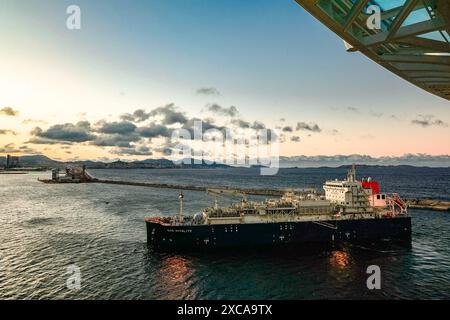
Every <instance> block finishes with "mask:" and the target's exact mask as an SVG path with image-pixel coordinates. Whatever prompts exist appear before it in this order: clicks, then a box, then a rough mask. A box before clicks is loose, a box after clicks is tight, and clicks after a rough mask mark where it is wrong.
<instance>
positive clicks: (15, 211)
mask: <svg viewBox="0 0 450 320" xmlns="http://www.w3.org/2000/svg"><path fill="white" fill-rule="evenodd" d="M299 170H300V169H299ZM302 170H304V169H302ZM236 171H239V170H208V171H201V170H189V171H188V170H144V171H140V170H132V171H130V170H125V171H120V170H118V171H113V170H104V171H101V170H99V171H95V172H94V173H95V175H96V176H102V175H103V176H104V177H106V176H114V177H116V178H121V179H125V178H128V180H130V179H141V180H148V181H160V182H167V183H174V182H180V183H185V184H196V185H198V184H200V183H204V182H207V183H208V184H209V185H213V184H216V185H217V184H220V185H236V186H248V185H250V184H251V183H253V182H254V181H257V182H258V186H260V187H271V188H272V187H283V186H309V185H317V184H320V183H321V182H322V180H323V179H325V178H327V177H325V178H324V177H323V176H324V175H335V176H336V178H338V177H341V174H340V172H338V173H336V172H335V171H333V172H331V173H330V172H326V173H322V172H319V171H317V172H316V171H312V172H309V173H308V172H305V171H300V172H297V173H291V174H290V175H288V174H281V175H280V176H277V177H272V178H261V177H259V176H256V177H254V178H252V177H253V175H254V172H253V173H252V172H250V173H248V172H244V171H241V172H238V173H236ZM447 171H448V170H447ZM433 174H435V173H433V172H432V173H429V172H426V173H424V175H425V176H426V177H425V178H420V179H417V177H414V179H411V178H410V182H409V183H407V186H406V188H404V189H403V190H397V191H399V192H400V194H401V195H404V193H408V192H410V193H412V192H413V190H412V188H411V186H412V185H414V184H416V183H417V182H416V181H422V182H421V183H424V181H425V183H428V182H427V181H428V180H429V181H434V182H433V185H434V186H435V187H434V189H433V187H430V186H429V187H428V189H427V188H425V189H426V190H427V191H421V192H420V193H425V194H427V193H432V192H434V193H435V194H436V193H438V196H439V197H441V198H448V188H449V187H448V185H449V180H448V172H447V176H445V175H444V178H442V174H441V173H439V175H440V178H437V176H436V175H435V176H434V179H433V178H432V176H433ZM43 175H46V174H43V173H40V174H36V173H32V174H28V175H3V176H0V199H1V203H0V219H1V221H0V222H1V224H0V298H27V299H60V298H62V299H183V298H184V299H310V298H320V299H323V298H327V299H332V298H343V299H350V298H364V299H379V298H382V299H388V298H428V299H439V298H450V215H449V213H448V212H446V213H439V212H431V211H423V210H411V215H412V216H413V243H412V247H411V248H404V247H396V246H388V247H379V246H376V247H372V246H345V245H344V246H339V247H335V248H331V247H321V248H310V249H308V250H305V249H299V248H284V249H281V248H278V249H255V250H251V251H249V250H245V251H243V250H241V251H237V252H236V251H233V252H213V253H208V254H201V253H197V254H195V253H190V254H176V253H172V254H164V253H156V252H152V251H149V249H148V248H147V246H146V244H145V239H146V234H145V225H144V222H143V217H145V216H150V215H161V214H164V215H170V214H174V213H176V212H177V208H178V202H177V191H176V190H168V189H166V190H165V189H154V188H140V187H130V186H112V185H101V184H98V185H97V184H84V185H69V184H67V185H44V184H41V183H38V182H37V181H36V178H37V177H38V176H41V177H42V176H43ZM246 175H247V176H246ZM383 175H386V176H387V174H386V173H385V172H383ZM374 176H375V175H374ZM260 178H261V179H260ZM330 178H334V176H330ZM403 179H405V180H404V181H406V178H403ZM387 180H388V181H389V179H387ZM391 180H392V178H391ZM384 182H385V181H383V185H384V186H386V185H387V186H388V187H389V186H394V185H395V184H396V183H398V182H395V181H394V182H392V181H391V182H390V183H387V184H386V183H384ZM252 186H253V187H254V186H255V185H252ZM385 189H386V188H385ZM432 189H433V190H432ZM436 190H440V191H439V192H437V191H436ZM388 191H393V190H388ZM185 200H186V211H187V212H189V213H193V212H195V211H197V210H198V209H200V208H202V207H205V206H208V205H210V204H211V200H212V199H211V198H209V197H207V196H206V195H205V194H204V193H201V192H192V191H186V192H185ZM71 264H75V265H77V266H79V267H80V268H81V275H82V288H81V290H78V291H76V290H75V291H72V290H68V289H67V288H66V280H67V278H68V277H69V275H68V274H66V270H67V266H69V265H71ZM372 264H375V265H379V266H380V267H381V270H382V290H379V291H369V290H368V289H367V288H366V279H367V275H366V273H365V272H366V268H367V266H368V265H372Z"/></svg>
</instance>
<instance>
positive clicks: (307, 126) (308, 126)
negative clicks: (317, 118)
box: [296, 122, 322, 132]
mask: <svg viewBox="0 0 450 320" xmlns="http://www.w3.org/2000/svg"><path fill="white" fill-rule="evenodd" d="M296 130H297V131H300V130H305V131H311V132H321V131H322V129H320V127H319V126H318V125H317V124H316V123H310V124H308V123H306V122H299V123H297V127H296Z"/></svg>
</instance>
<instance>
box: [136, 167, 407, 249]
mask: <svg viewBox="0 0 450 320" xmlns="http://www.w3.org/2000/svg"><path fill="white" fill-rule="evenodd" d="M323 189H324V191H325V193H324V194H323V193H318V192H317V191H316V190H314V189H303V190H290V191H287V192H286V193H285V194H284V195H283V196H282V197H281V198H278V199H267V200H265V201H259V202H258V201H248V200H247V199H246V197H244V199H243V200H242V201H240V202H238V203H235V204H232V205H231V206H228V207H219V206H218V204H217V199H216V203H215V205H214V206H212V207H210V208H206V209H204V210H202V211H201V212H198V213H197V214H195V215H193V216H185V215H184V214H183V198H184V196H183V194H182V193H180V196H179V200H180V212H179V214H178V215H175V216H171V217H151V218H146V219H145V223H146V227H147V242H148V244H150V245H152V246H153V247H155V248H172V249H180V248H182V249H198V248H218V247H239V246H257V245H286V244H299V243H313V242H325V243H326V242H334V241H347V242H356V241H362V240H380V239H383V240H389V239H391V240H406V241H408V242H410V241H411V217H410V216H409V215H408V213H407V205H406V203H405V202H404V201H403V200H402V199H401V198H400V197H399V196H398V195H397V194H386V193H382V192H380V187H379V183H378V182H376V181H373V180H372V179H371V178H367V179H362V180H361V181H358V180H357V179H356V170H355V166H352V168H351V169H350V170H349V172H348V174H347V178H346V179H345V180H337V179H336V180H330V181H326V182H325V184H324V186H323ZM224 192H226V190H218V189H210V190H209V193H213V194H216V195H217V194H221V193H224Z"/></svg>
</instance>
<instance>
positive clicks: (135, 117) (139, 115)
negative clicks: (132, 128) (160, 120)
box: [120, 109, 150, 122]
mask: <svg viewBox="0 0 450 320" xmlns="http://www.w3.org/2000/svg"><path fill="white" fill-rule="evenodd" d="M148 118H150V113H147V112H145V110H144V109H137V110H136V111H134V112H133V113H132V114H131V113H125V114H123V115H121V116H120V119H122V120H124V121H132V122H143V121H145V120H147V119H148Z"/></svg>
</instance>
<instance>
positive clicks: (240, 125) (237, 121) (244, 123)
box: [231, 119, 250, 129]
mask: <svg viewBox="0 0 450 320" xmlns="http://www.w3.org/2000/svg"><path fill="white" fill-rule="evenodd" d="M231 124H233V125H235V126H236V127H238V128H242V129H247V128H250V122H247V121H244V120H242V119H233V120H231Z"/></svg>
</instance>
